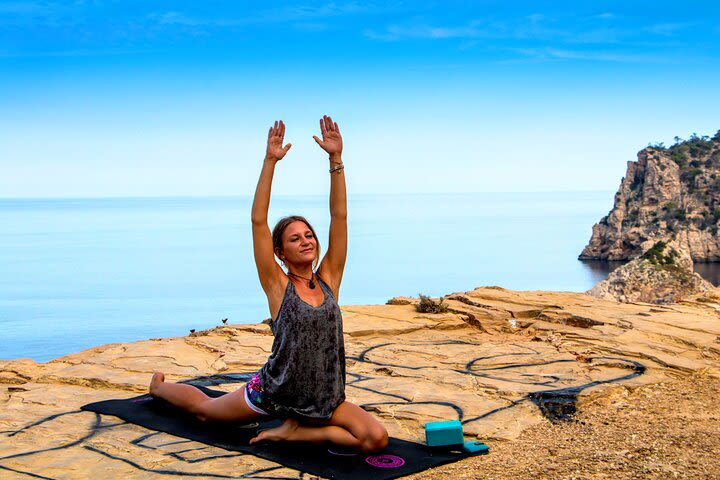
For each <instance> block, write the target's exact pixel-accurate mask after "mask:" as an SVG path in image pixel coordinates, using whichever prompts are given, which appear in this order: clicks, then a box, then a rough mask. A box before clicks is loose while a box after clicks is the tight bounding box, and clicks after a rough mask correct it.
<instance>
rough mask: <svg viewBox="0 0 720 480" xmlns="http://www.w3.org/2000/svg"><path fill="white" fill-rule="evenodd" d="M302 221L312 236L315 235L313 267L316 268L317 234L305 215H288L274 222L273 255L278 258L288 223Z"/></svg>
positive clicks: (317, 260) (318, 259)
mask: <svg viewBox="0 0 720 480" xmlns="http://www.w3.org/2000/svg"><path fill="white" fill-rule="evenodd" d="M298 221H300V222H303V223H304V224H305V225H307V227H308V228H309V229H310V231H311V232H312V234H313V237H315V243H316V244H317V254H316V255H315V260H313V268H317V264H318V262H319V261H320V240H318V238H317V235H316V234H315V229H313V227H312V225H310V222H308V221H307V219H306V218H305V217H301V216H300V215H290V216H288V217H283V218H281V219H280V220H278V222H277V223H276V224H275V227H274V228H273V231H272V242H273V251H274V252H275V255H277V257H278V258H279V257H280V255H279V252H281V251H282V249H283V248H282V236H283V232H285V229H286V228H287V226H288V225H290V224H291V223H293V222H298Z"/></svg>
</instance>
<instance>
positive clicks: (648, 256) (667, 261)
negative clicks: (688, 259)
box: [641, 240, 680, 265]
mask: <svg viewBox="0 0 720 480" xmlns="http://www.w3.org/2000/svg"><path fill="white" fill-rule="evenodd" d="M666 247H667V243H665V242H663V241H662V240H661V241H659V242H656V243H655V245H653V246H652V247H650V249H648V251H647V252H645V253H643V254H642V257H641V258H642V259H643V260H647V261H648V262H650V263H652V264H653V265H674V264H675V260H677V258H678V257H679V256H680V254H678V252H677V251H676V250H675V249H674V248H672V247H670V249H669V250H670V251H669V252H668V253H667V254H666V255H663V252H664V251H665V248H666Z"/></svg>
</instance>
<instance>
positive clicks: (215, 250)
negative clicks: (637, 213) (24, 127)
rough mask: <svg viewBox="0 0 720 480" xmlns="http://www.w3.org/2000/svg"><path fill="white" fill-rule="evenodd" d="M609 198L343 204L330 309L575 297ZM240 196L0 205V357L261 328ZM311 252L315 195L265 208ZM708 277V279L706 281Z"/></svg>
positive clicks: (512, 196)
mask: <svg viewBox="0 0 720 480" xmlns="http://www.w3.org/2000/svg"><path fill="white" fill-rule="evenodd" d="M612 198H613V192H580V193H578V192H572V193H482V194H440V195H420V194H418V195H384V196H354V197H353V196H351V198H350V199H349V228H350V246H349V255H348V261H347V265H346V269H345V276H344V279H343V287H342V291H341V298H340V303H342V304H357V303H384V302H385V301H386V300H387V299H388V298H390V297H392V296H395V295H412V296H416V295H417V294H418V293H424V294H429V295H433V296H439V295H442V294H447V293H451V292H456V291H465V290H470V289H472V288H474V287H477V286H481V285H500V286H503V287H506V288H512V289H518V290H532V289H543V290H559V291H583V290H586V289H588V288H590V287H592V286H593V285H594V284H595V283H596V282H598V281H600V280H602V279H603V278H605V276H606V275H607V273H608V272H609V271H610V269H612V268H613V266H612V265H610V264H608V263H603V262H594V263H583V262H580V261H578V260H577V256H578V254H579V253H580V251H581V250H582V248H583V246H584V245H585V243H586V242H587V241H588V239H589V238H590V233H591V227H592V225H593V223H595V222H596V221H597V220H598V219H599V218H601V217H602V216H603V215H605V214H606V213H607V212H608V210H609V209H610V207H611V206H612ZM250 203H251V198H249V197H232V198H219V197H218V198H159V199H158V198H155V199H148V198H136V199H87V200H68V199H58V200H45V199H43V200H0V225H1V226H2V230H1V231H0V331H1V332H2V336H1V338H2V341H1V342H0V359H9V358H16V357H30V358H33V359H35V360H37V361H45V360H48V359H51V358H55V357H57V356H60V355H63V354H66V353H70V352H74V351H77V350H81V349H84V348H88V347H91V346H95V345H99V344H104V343H111V342H126V341H132V340H138V339H145V338H151V337H163V336H178V335H185V334H187V333H188V332H189V330H190V329H191V328H195V329H204V328H209V327H212V326H214V325H218V324H219V323H220V319H222V318H229V319H230V323H241V322H242V323H253V322H259V321H261V320H263V319H264V318H267V317H268V316H269V314H268V311H267V305H266V303H265V298H264V295H263V293H262V290H261V288H260V284H259V282H258V280H257V274H256V271H255V266H254V263H253V257H252V246H251V235H250V222H249V219H250ZM292 213H300V214H303V215H305V216H306V217H307V218H308V219H309V220H310V221H311V222H312V223H313V225H314V226H315V228H316V230H317V232H318V236H319V238H320V240H321V242H322V246H323V248H326V247H327V231H328V224H329V218H328V217H329V215H328V211H327V198H326V197H285V198H283V197H277V198H273V202H272V205H271V211H270V221H271V222H274V221H275V220H277V219H278V218H279V217H280V216H283V215H287V214H292ZM706 274H707V275H710V276H712V274H713V272H706Z"/></svg>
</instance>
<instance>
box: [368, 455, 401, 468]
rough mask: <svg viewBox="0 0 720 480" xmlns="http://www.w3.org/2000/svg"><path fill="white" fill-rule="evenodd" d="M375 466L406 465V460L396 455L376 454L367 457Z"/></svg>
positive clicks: (394, 466)
mask: <svg viewBox="0 0 720 480" xmlns="http://www.w3.org/2000/svg"><path fill="white" fill-rule="evenodd" d="M365 461H366V462H367V463H369V464H370V465H372V466H373V467H380V468H397V467H402V466H403V465H405V460H403V459H402V458H400V457H397V456H395V455H375V456H370V457H367V458H366V459H365Z"/></svg>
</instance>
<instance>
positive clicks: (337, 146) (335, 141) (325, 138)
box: [313, 115, 343, 159]
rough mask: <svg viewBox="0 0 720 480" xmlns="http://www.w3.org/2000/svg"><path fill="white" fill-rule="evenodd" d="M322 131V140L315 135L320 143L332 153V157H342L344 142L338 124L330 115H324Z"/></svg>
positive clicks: (321, 125)
mask: <svg viewBox="0 0 720 480" xmlns="http://www.w3.org/2000/svg"><path fill="white" fill-rule="evenodd" d="M320 132H321V133H322V140H320V139H319V138H318V137H317V136H315V135H313V138H314V139H315V141H316V142H317V143H318V145H320V147H321V148H322V149H323V150H325V151H326V152H327V153H328V155H330V158H331V159H332V158H333V157H340V155H341V154H342V149H343V142H342V135H340V128H338V124H337V123H335V122H333V121H332V118H330V117H329V116H327V115H324V116H323V118H321V119H320Z"/></svg>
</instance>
